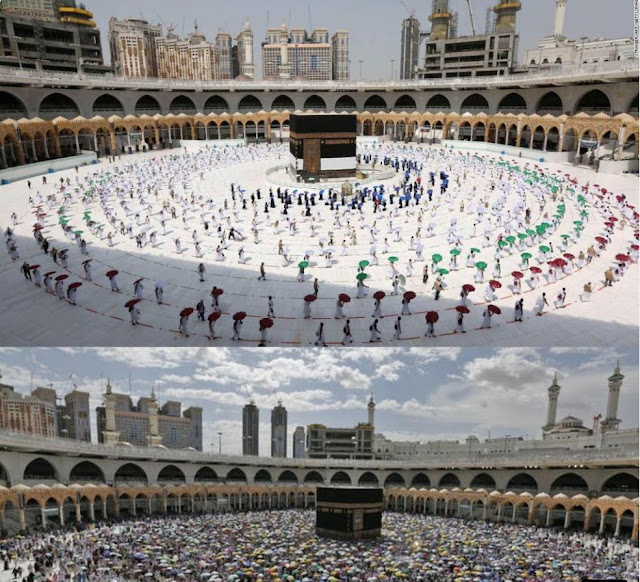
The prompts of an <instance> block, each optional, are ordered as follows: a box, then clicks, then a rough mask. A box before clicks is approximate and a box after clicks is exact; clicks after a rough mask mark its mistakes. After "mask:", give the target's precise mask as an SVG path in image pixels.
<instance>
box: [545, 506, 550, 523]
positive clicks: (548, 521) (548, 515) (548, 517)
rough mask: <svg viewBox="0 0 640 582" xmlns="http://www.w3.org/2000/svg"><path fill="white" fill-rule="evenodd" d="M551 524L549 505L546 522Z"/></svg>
mask: <svg viewBox="0 0 640 582" xmlns="http://www.w3.org/2000/svg"><path fill="white" fill-rule="evenodd" d="M550 524H551V509H549V508H548V507H547V522H546V526H547V527H549V525H550Z"/></svg>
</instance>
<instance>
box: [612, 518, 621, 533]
mask: <svg viewBox="0 0 640 582" xmlns="http://www.w3.org/2000/svg"><path fill="white" fill-rule="evenodd" d="M621 525H622V516H621V515H618V516H616V531H615V533H614V534H613V535H614V536H616V537H618V536H620V526H621Z"/></svg>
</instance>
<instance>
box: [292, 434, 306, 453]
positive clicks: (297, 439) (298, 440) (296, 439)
mask: <svg viewBox="0 0 640 582" xmlns="http://www.w3.org/2000/svg"><path fill="white" fill-rule="evenodd" d="M305 443H306V439H305V433H304V426H296V430H294V431H293V458H294V459H304V458H305V457H306V456H307V452H306V448H305Z"/></svg>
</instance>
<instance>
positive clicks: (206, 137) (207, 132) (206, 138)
mask: <svg viewBox="0 0 640 582" xmlns="http://www.w3.org/2000/svg"><path fill="white" fill-rule="evenodd" d="M202 125H204V123H203V124H202ZM204 139H205V140H206V141H209V126H208V125H204Z"/></svg>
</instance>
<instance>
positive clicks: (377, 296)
mask: <svg viewBox="0 0 640 582" xmlns="http://www.w3.org/2000/svg"><path fill="white" fill-rule="evenodd" d="M385 295H386V293H385V292H384V291H376V292H375V293H374V294H373V298H374V299H377V300H378V301H380V300H381V299H384V297H385Z"/></svg>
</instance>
